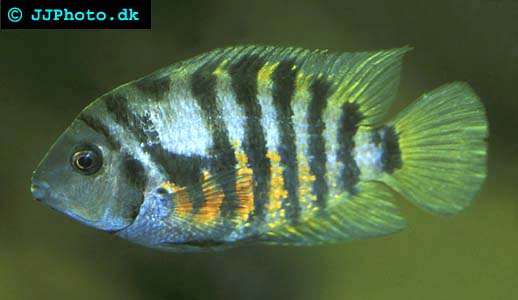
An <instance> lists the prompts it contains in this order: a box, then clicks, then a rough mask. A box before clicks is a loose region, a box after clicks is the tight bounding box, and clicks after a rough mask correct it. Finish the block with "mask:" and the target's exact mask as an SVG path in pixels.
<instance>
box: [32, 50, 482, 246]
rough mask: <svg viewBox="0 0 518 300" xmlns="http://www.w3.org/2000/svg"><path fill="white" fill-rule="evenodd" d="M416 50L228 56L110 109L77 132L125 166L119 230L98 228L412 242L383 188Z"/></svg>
mask: <svg viewBox="0 0 518 300" xmlns="http://www.w3.org/2000/svg"><path fill="white" fill-rule="evenodd" d="M408 50H409V49H408V48H401V49H394V50H387V51H378V52H361V53H345V54H329V53H327V52H326V51H320V50H316V51H309V50H304V49H299V48H278V47H257V46H247V47H234V48H225V49H218V50H214V51H212V52H209V53H207V54H203V55H200V56H198V57H195V58H192V59H190V60H187V61H184V62H181V63H178V64H175V65H172V66H170V67H167V68H165V69H162V70H159V71H157V72H155V73H152V74H151V75H148V76H146V77H144V78H141V79H139V80H136V81H133V82H130V83H128V84H125V85H123V86H121V87H119V88H116V89H114V90H113V91H111V92H109V93H107V94H105V95H103V96H101V97H100V98H99V99H97V100H96V101H94V102H93V103H92V104H91V105H90V106H88V107H87V108H86V109H85V110H84V111H83V112H81V113H80V115H79V116H78V117H77V119H76V120H75V121H74V122H75V123H77V124H78V125H77V126H78V127H81V128H88V132H90V133H91V134H92V135H97V136H100V137H101V138H102V140H103V144H104V146H103V147H100V148H101V150H99V152H103V153H104V151H109V152H110V153H113V157H116V158H113V159H107V158H104V162H103V164H108V165H109V166H112V167H111V168H113V169H116V170H117V171H116V172H117V175H116V176H111V177H110V178H113V177H116V178H115V179H113V180H114V183H113V187H112V189H115V190H117V192H116V196H115V197H113V196H112V198H117V199H113V200H110V201H113V202H117V203H114V204H110V206H109V208H106V207H104V208H99V210H104V211H108V212H109V213H108V214H105V215H108V217H106V216H104V217H99V218H101V219H102V222H101V223H102V224H105V223H109V224H110V226H107V225H97V226H96V225H94V226H96V227H99V228H101V229H104V230H108V231H112V232H114V233H115V234H116V235H118V236H120V237H123V238H126V239H128V240H131V241H133V242H136V243H139V244H142V245H145V246H148V247H152V248H158V249H162V250H170V251H199V250H205V249H221V248H227V247H232V246H235V245H239V244H245V243H249V242H264V243H270V244H288V245H310V244H318V243H323V242H333V241H340V240H348V239H352V238H361V237H369V236H377V235H383V234H388V233H391V232H395V231H398V230H400V229H402V228H403V227H404V225H405V222H404V220H403V218H402V217H401V216H400V215H399V213H398V211H397V208H396V207H395V205H394V203H393V201H392V198H393V195H392V193H391V192H390V190H388V189H387V187H386V186H385V185H383V184H382V183H380V182H382V181H386V182H390V181H391V180H393V178H394V176H395V175H396V174H398V172H402V171H403V170H404V167H405V152H404V149H403V146H401V147H400V145H401V141H400V138H401V137H402V135H401V134H402V131H401V128H402V127H401V128H399V127H398V126H399V125H398V123H397V122H392V123H386V124H383V123H382V118H383V117H384V114H385V112H386V110H387V108H388V107H389V106H390V104H391V103H392V102H393V100H394V99H395V96H396V92H397V88H398V84H399V73H400V68H401V61H402V57H403V55H404V53H406V52H407V51H408ZM76 131H78V130H76ZM76 135H77V133H76ZM103 149H107V150H103ZM484 155H485V154H484ZM410 163H411V162H410ZM103 168H104V167H103ZM100 172H103V169H101V171H100ZM104 172H108V171H104ZM92 176H96V175H95V174H94V175H90V177H89V178H93V177H92ZM33 181H34V180H33ZM46 182H48V180H47V181H46ZM96 184H102V183H101V182H100V180H98V181H97V183H96ZM40 185H41V184H40ZM33 186H34V184H33ZM122 186H127V187H129V188H122ZM389 186H390V183H389ZM391 187H393V189H394V190H396V191H399V190H398V187H397V186H391ZM33 189H34V187H33ZM128 189H129V191H131V193H129V192H126V191H127V190H128ZM33 193H34V191H33ZM125 199H131V201H130V200H125ZM124 201H127V202H128V203H131V205H129V204H120V203H119V202H124ZM99 205H101V204H99ZM103 205H104V204H103ZM101 206H102V205H101ZM61 210H62V211H65V212H67V211H68V209H67V208H62V209H61ZM122 210H124V212H119V211H122ZM81 214H85V213H82V212H81V213H78V212H71V213H69V215H71V216H73V217H74V216H78V215H79V216H81ZM99 214H100V213H99ZM110 214H115V215H117V216H118V218H115V219H117V220H120V221H117V222H114V221H111V220H107V219H113V218H112V217H110V216H109V215H110ZM119 216H123V217H120V218H119ZM91 219H93V218H92V217H89V216H87V217H86V218H83V219H81V220H82V221H83V222H85V223H91V224H93V222H91V221H90V220H91ZM85 220H86V221H85ZM99 223H100V221H98V222H97V223H96V224H99ZM119 223H120V224H121V225H119ZM114 224H115V225H114ZM103 226H104V227H106V228H103ZM107 228H109V229H107Z"/></svg>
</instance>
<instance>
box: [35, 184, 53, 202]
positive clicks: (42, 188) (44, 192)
mask: <svg viewBox="0 0 518 300" xmlns="http://www.w3.org/2000/svg"><path fill="white" fill-rule="evenodd" d="M31 193H32V196H33V197H34V199H36V200H38V201H40V202H41V201H43V200H44V199H45V198H47V197H48V196H49V195H50V185H49V184H48V183H47V182H45V181H41V182H37V181H36V182H35V181H33V182H32V184H31Z"/></svg>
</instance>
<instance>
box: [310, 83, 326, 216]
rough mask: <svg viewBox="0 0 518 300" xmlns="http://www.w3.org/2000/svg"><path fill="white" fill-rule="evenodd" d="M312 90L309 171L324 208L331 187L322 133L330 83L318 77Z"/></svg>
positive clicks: (319, 202) (320, 203) (319, 203)
mask: <svg viewBox="0 0 518 300" xmlns="http://www.w3.org/2000/svg"><path fill="white" fill-rule="evenodd" d="M310 92H311V101H310V104H309V107H308V125H309V126H308V133H309V147H308V151H309V155H310V161H309V172H310V173H311V174H312V175H314V176H315V181H314V182H313V186H312V193H313V194H314V195H316V197H317V206H318V207H321V208H324V207H325V206H326V204H327V197H328V193H329V187H328V186H327V181H326V169H327V168H326V162H327V155H326V148H325V139H324V137H323V135H322V133H323V131H324V128H325V123H324V121H323V120H322V115H323V112H324V110H325V108H326V106H327V98H328V97H329V94H330V86H329V83H328V82H326V81H325V80H324V79H323V78H316V79H315V80H314V81H313V82H312V84H311V87H310Z"/></svg>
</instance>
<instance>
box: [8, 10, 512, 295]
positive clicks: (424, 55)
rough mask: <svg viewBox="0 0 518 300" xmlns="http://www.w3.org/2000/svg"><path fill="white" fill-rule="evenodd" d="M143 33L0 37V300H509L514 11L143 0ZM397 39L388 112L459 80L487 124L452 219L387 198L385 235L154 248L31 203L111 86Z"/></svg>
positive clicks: (370, 46)
mask: <svg viewBox="0 0 518 300" xmlns="http://www.w3.org/2000/svg"><path fill="white" fill-rule="evenodd" d="M152 26H153V29H152V30H142V31H131V30H129V31H120V30H105V31H97V30H83V31H73V30H70V31H52V30H40V31H37V30H35V31H9V32H6V31H0V101H1V106H0V141H1V147H0V159H1V161H0V162H1V164H0V299H2V300H3V299H96V300H102V299H128V300H131V299H233V298H242V299H384V300H388V299H433V300H436V299H471V300H475V299H484V300H487V299H506V300H507V299H518V205H517V199H518V196H517V190H518V188H517V185H518V180H517V176H518V172H517V171H518V133H517V132H518V117H517V114H518V99H517V96H516V95H517V92H518V76H517V75H518V3H517V2H516V1H515V2H513V1H510V0H509V1H486V0H475V1H360V0H357V1H327V2H324V1H322V2H320V1H310V0H304V1H302V0H301V1H278V0H277V1H271V0H265V1H237V0H232V1H227V0H220V1H200V2H197V1H193V2H191V1H160V2H159V1H154V2H153V25H152ZM256 43H260V44H274V45H296V46H302V47H306V48H328V49H331V50H333V51H359V50H376V49H382V48H391V47H399V46H403V45H407V44H408V45H411V46H414V47H415V50H414V51H413V52H411V53H410V54H409V55H408V56H407V57H406V58H405V63H404V67H403V75H402V81H401V89H400V97H399V101H398V102H397V104H396V107H394V108H393V109H392V111H391V113H395V112H397V111H398V110H400V109H401V108H402V107H403V106H404V105H406V104H408V103H410V102H411V101H412V100H414V99H415V98H417V97H418V96H419V95H420V94H421V93H423V92H425V91H427V90H430V89H432V88H435V87H437V86H438V85H440V84H443V83H446V82H450V81H454V80H463V81H467V82H469V83H470V84H471V85H472V86H473V88H474V89H475V90H476V91H477V93H478V94H479V95H480V97H481V98H482V100H483V102H484V104H485V106H486V107H487V110H488V115H489V123H490V127H491V129H490V138H489V157H488V179H487V181H486V183H485V184H484V186H483V188H482V190H481V192H480V194H479V196H478V197H477V199H476V201H475V202H474V205H473V206H472V207H471V208H470V209H468V210H467V211H465V212H464V213H462V214H460V215H458V216H455V217H449V218H447V217H439V216H434V215H431V214H428V213H426V212H423V211H421V210H419V209H418V208H416V207H414V206H412V205H411V204H409V203H407V202H406V201H404V200H403V199H399V201H398V203H399V205H400V206H401V208H402V210H403V213H404V214H405V216H406V217H407V218H408V222H409V225H410V226H409V228H408V229H407V230H406V231H404V232H401V233H399V234H396V235H393V236H389V237H384V238H378V239H371V240H363V241H356V242H350V243H344V244H338V245H328V246H321V247H311V248H296V247H267V246H253V247H246V248H239V249H234V250H230V251H226V252H220V253H208V254H175V253H162V252H157V251H154V250H150V249H145V248H142V247H140V246H137V245H133V244H131V243H128V242H126V241H124V240H120V239H117V238H116V237H113V236H111V235H109V234H105V233H102V232H99V231H97V230H94V229H90V228H87V227H85V226H83V225H81V224H79V223H77V222H75V221H73V220H71V219H68V218H67V217H65V216H63V215H61V214H59V213H57V212H54V211H52V210H51V209H49V208H48V207H45V206H44V205H42V204H41V203H38V202H36V201H34V200H33V199H32V197H31V195H30V192H29V180H30V176H31V172H32V170H33V169H34V168H35V167H36V165H37V163H38V162H39V160H40V159H41V158H42V157H43V155H44V154H45V152H46V151H47V149H48V147H49V146H50V145H51V143H52V142H53V141H54V140H55V138H56V137H57V136H58V135H59V134H60V133H61V132H62V131H63V130H64V129H65V128H66V127H67V126H68V124H69V122H71V121H72V119H73V118H74V117H75V116H76V114H77V113H79V111H80V110H81V109H82V108H83V107H85V106H86V105H87V104H88V103H90V102H91V101H92V100H93V99H95V98H96V97H97V96H99V95H101V94H103V93H104V92H106V91H108V90H110V89H111V88H114V87H116V86H117V85H119V84H122V83H125V82H127V81H129V80H132V79H135V78H137V77H140V76H143V75H145V74H147V73H150V72H151V71H153V70H155V69H157V68H160V67H163V66H165V65H168V64H170V63H173V62H175V61H179V60H182V59H184V58H189V57H191V56H193V55H195V54H198V53H201V52H204V51H207V50H211V49H213V48H216V47H222V46H229V45H236V44H256Z"/></svg>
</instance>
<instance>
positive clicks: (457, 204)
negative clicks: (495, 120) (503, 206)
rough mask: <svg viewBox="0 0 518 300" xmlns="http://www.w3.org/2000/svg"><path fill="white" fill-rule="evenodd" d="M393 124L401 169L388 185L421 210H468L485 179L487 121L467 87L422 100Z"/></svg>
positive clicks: (437, 92)
mask: <svg viewBox="0 0 518 300" xmlns="http://www.w3.org/2000/svg"><path fill="white" fill-rule="evenodd" d="M389 125H391V126H393V127H394V129H395V131H396V134H397V136H398V139H399V150H400V153H401V166H400V168H398V169H395V170H393V172H392V173H391V174H387V175H386V176H384V178H383V181H384V182H385V183H387V184H388V185H389V186H391V187H392V188H393V189H395V190H396V191H398V192H399V193H401V194H402V195H403V196H405V197H406V198H407V199H409V200H410V201H412V202H413V203H415V204H417V205H418V206H420V207H422V208H424V209H426V210H429V211H432V212H435V213H439V214H455V213H458V212H460V211H461V210H463V209H464V208H465V207H466V206H468V205H469V204H470V203H471V202H472V200H473V198H474V197H475V194H476V193H477V192H478V190H479V189H480V186H481V185H482V182H483V181H484V179H485V177H486V148H487V146H486V141H485V138H486V137H487V120H486V117H485V114H484V108H483V106H482V103H481V102H480V100H479V99H478V97H477V96H476V95H475V93H474V92H473V90H472V89H471V88H470V87H469V85H468V84H465V83H451V84H446V85H443V86H441V87H439V88H437V89H435V90H433V91H431V92H429V93H427V94H424V95H423V96H421V97H420V98H419V99H418V100H417V101H416V102H415V103H413V104H412V105H410V106H409V107H408V108H407V109H405V110H404V111H403V112H401V113H400V114H399V115H398V116H397V117H396V119H395V120H394V121H393V122H391V123H390V124H389Z"/></svg>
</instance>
